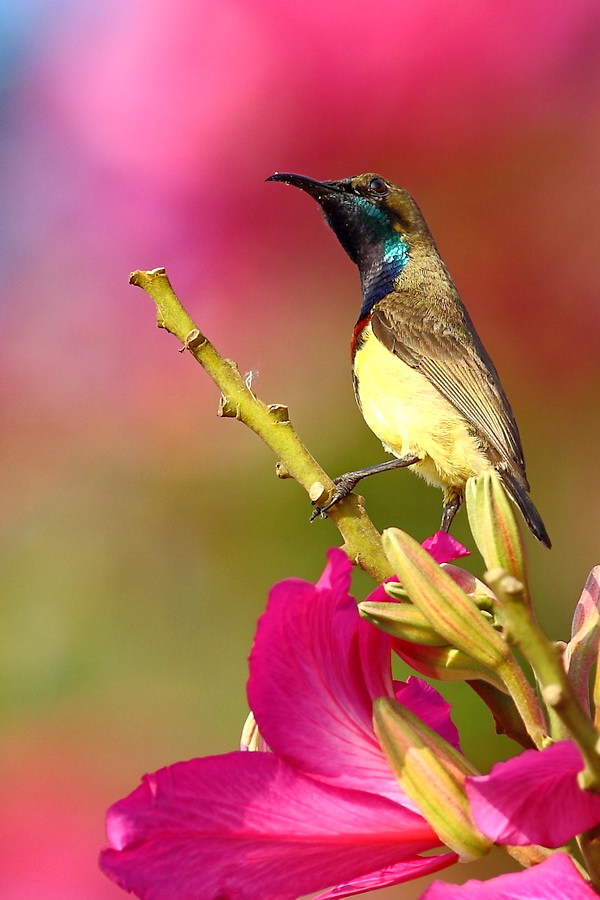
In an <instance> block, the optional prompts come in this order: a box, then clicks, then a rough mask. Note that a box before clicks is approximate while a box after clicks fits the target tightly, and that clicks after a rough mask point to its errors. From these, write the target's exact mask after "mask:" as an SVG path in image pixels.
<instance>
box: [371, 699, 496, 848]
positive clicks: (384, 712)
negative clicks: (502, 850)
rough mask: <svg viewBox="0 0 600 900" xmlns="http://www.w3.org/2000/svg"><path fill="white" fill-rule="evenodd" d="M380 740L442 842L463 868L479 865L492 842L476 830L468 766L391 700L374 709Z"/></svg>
mask: <svg viewBox="0 0 600 900" xmlns="http://www.w3.org/2000/svg"><path fill="white" fill-rule="evenodd" d="M373 721H374V727H375V733H376V735H377V739H378V740H379V743H380V745H381V749H382V750H383V753H384V755H385V758H386V760H387V762H388V764H389V766H390V768H391V770H392V772H393V773H394V776H395V778H396V780H397V781H398V784H399V785H400V787H401V788H402V790H403V791H404V792H405V794H406V795H407V796H408V797H410V799H411V800H412V801H413V803H415V804H416V806H417V807H418V809H419V811H420V812H421V815H422V816H423V817H424V818H425V819H427V821H428V822H429V824H430V825H431V827H432V828H433V829H434V831H435V832H436V834H437V835H438V837H439V838H440V840H441V841H443V842H444V843H445V844H446V845H447V846H448V847H450V849H451V850H454V851H455V853H458V855H459V857H460V859H461V861H462V862H471V861H472V860H475V859H479V858H480V857H482V856H485V854H486V853H487V852H488V851H489V849H490V847H491V846H492V842H491V841H490V840H489V839H488V838H486V837H485V836H484V835H483V834H482V833H481V832H480V831H479V830H478V829H477V828H476V826H475V824H474V823H473V820H472V818H471V814H470V807H469V801H468V799H467V795H466V793H465V787H464V784H465V779H466V777H467V775H473V774H474V773H473V769H472V767H471V766H470V764H469V763H468V762H467V760H466V759H465V758H464V757H463V756H462V755H461V754H460V753H459V752H458V751H457V750H455V749H454V748H453V747H451V746H450V744H448V743H447V741H445V740H444V739H443V738H441V737H440V736H439V735H438V734H437V733H436V732H435V731H433V730H432V729H431V728H428V726H427V725H425V724H424V723H423V722H422V721H421V720H420V719H419V718H418V717H417V716H415V715H414V713H412V712H410V710H408V709H407V708H406V707H405V706H402V704H400V703H398V702H397V701H395V700H392V699H391V698H390V697H379V698H378V699H377V700H375V703H374V706H373Z"/></svg>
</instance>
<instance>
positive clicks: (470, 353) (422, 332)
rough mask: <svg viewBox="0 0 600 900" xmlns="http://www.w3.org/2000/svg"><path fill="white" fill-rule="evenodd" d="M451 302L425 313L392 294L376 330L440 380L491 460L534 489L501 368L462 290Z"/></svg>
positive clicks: (375, 318) (374, 322)
mask: <svg viewBox="0 0 600 900" xmlns="http://www.w3.org/2000/svg"><path fill="white" fill-rule="evenodd" d="M452 301H453V302H452V303H447V304H445V308H444V310H443V313H444V315H443V316H442V315H441V314H440V310H439V309H437V310H436V313H435V315H428V314H427V313H425V314H423V312H422V309H421V310H419V309H415V308H414V307H412V306H411V305H410V304H409V303H407V302H403V298H401V297H400V296H398V295H396V296H395V297H388V298H386V300H385V301H384V302H383V303H381V304H378V305H377V306H376V307H375V308H374V309H373V312H372V316H371V326H372V328H373V332H374V334H375V336H376V337H377V338H378V339H379V340H380V341H381V342H382V343H383V344H384V345H385V346H386V347H387V348H388V350H390V351H391V352H392V353H394V354H396V356H398V357H399V358H400V359H402V360H403V361H404V362H405V363H407V365H409V366H411V367H412V368H414V369H416V370H417V371H419V372H422V374H423V375H425V376H426V377H427V378H428V379H429V380H430V381H431V383H432V384H433V385H435V387H436V388H437V389H438V390H439V392H440V393H441V394H442V395H443V396H444V397H445V398H446V399H447V400H448V401H449V402H450V403H451V404H452V405H453V406H454V407H455V408H456V409H457V410H458V411H459V412H460V413H462V415H463V416H464V417H465V419H466V420H467V421H468V422H469V423H470V425H471V426H472V427H473V429H474V431H475V432H476V433H477V434H478V435H480V436H481V437H482V438H483V439H484V440H485V441H486V442H487V443H488V445H489V446H490V448H492V450H493V451H495V454H497V456H498V459H497V460H494V459H493V456H492V462H494V463H495V464H500V465H501V466H502V467H503V468H508V469H509V471H511V472H512V473H513V475H514V476H516V478H517V480H518V481H519V482H520V483H521V484H522V486H523V487H524V488H525V489H526V490H529V485H528V484H527V478H526V475H525V462H524V459H523V448H522V446H521V438H520V436H519V430H518V428H517V423H516V421H515V417H514V415H513V411H512V409H511V407H510V403H509V402H508V399H507V397H506V394H505V393H504V390H503V389H502V385H501V384H500V379H499V378H498V373H497V372H496V369H495V367H494V364H493V363H492V361H491V359H490V357H489V356H488V354H487V352H486V350H485V348H484V347H483V344H482V343H481V341H480V340H479V338H478V336H477V333H476V331H475V328H474V326H473V323H472V322H471V319H470V317H469V314H468V313H467V311H466V309H465V307H464V306H463V305H462V302H461V301H460V299H459V298H458V295H456V296H455V297H453V298H452ZM495 454H493V455H495Z"/></svg>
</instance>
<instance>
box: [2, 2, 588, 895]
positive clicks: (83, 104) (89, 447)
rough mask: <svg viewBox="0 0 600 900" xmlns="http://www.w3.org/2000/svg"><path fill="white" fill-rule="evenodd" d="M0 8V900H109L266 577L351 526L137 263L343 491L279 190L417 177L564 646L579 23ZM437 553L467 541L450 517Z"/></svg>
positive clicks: (417, 508) (548, 621) (346, 275)
mask: <svg viewBox="0 0 600 900" xmlns="http://www.w3.org/2000/svg"><path fill="white" fill-rule="evenodd" d="M0 16H1V17H2V22H1V23H0V24H1V27H0V47H1V59H0V81H1V84H0V87H1V91H2V109H3V116H2V126H1V135H2V144H1V149H0V153H1V161H2V165H1V169H0V181H1V187H2V210H3V214H2V220H1V223H0V235H1V244H0V253H1V258H2V299H1V305H0V327H1V333H0V342H1V343H0V373H1V377H2V390H1V394H0V407H1V412H2V429H1V435H0V441H1V444H0V446H1V451H0V453H1V455H0V461H1V464H0V490H1V510H2V513H1V516H0V540H1V544H0V588H1V599H0V698H1V705H0V710H1V736H0V808H1V810H2V813H1V815H0V846H2V854H1V855H0V894H1V896H2V898H3V900H31V898H34V897H35V898H44V900H82V898H86V900H111V898H112V900H116V898H117V897H118V896H120V895H121V896H122V892H120V891H119V890H118V889H117V888H116V887H115V886H114V885H112V884H110V883H109V882H108V881H106V880H105V879H104V878H103V877H102V876H101V875H100V874H99V873H98V872H97V870H96V854H97V851H98V849H99V847H100V846H101V845H102V843H103V841H104V831H103V817H104V810H105V808H106V807H107V806H108V805H109V804H110V803H111V802H112V801H113V800H115V799H117V798H118V797H120V796H122V795H124V794H125V793H127V792H129V791H130V790H132V789H133V788H134V787H135V785H136V784H137V783H138V779H139V777H140V776H141V775H142V773H144V772H146V771H152V770H154V769H156V768H158V767H160V766H162V765H165V764H167V763H169V762H173V761H175V760H177V759H184V758H189V757H192V756H196V755H203V754H208V753H216V752H224V751H227V750H229V749H231V748H234V747H235V746H236V745H237V741H238V736H239V731H240V726H241V724H242V721H243V719H244V717H245V715H246V704H245V693H244V683H245V678H246V657H247V653H248V651H249V648H250V645H251V641H252V635H253V630H254V624H255V621H256V618H257V616H258V615H259V614H260V613H261V611H262V610H263V608H264V605H265V600H266V595H267V591H268V589H269V586H270V585H271V584H272V583H273V582H275V581H277V580H278V579H280V578H282V577H285V576H287V575H299V576H302V577H306V578H311V579H313V578H315V577H317V576H318V574H319V572H320V570H321V568H322V565H323V562H324V553H325V550H326V548H327V547H328V546H329V545H331V544H333V543H336V542H337V540H338V538H337V533H336V532H335V530H334V528H333V526H332V525H331V524H330V523H327V522H318V523H316V524H314V525H312V526H310V527H309V525H308V522H307V519H308V513H309V505H308V501H307V499H306V497H305V496H304V495H303V492H302V491H301V490H300V488H298V487H297V486H296V485H295V484H294V483H292V482H289V481H286V482H281V481H278V480H277V479H276V478H275V477H274V459H273V458H272V456H271V454H270V451H269V450H268V449H267V448H265V447H263V446H262V445H261V444H260V443H259V441H258V439H257V438H255V437H254V436H253V435H252V434H250V433H249V432H248V433H247V432H246V431H245V429H244V428H243V427H242V426H241V425H240V424H239V423H237V422H235V421H233V420H222V419H218V418H217V417H216V408H217V401H218V393H217V390H216V388H215V386H214V385H213V384H212V383H211V382H210V381H209V380H208V378H207V377H206V376H205V374H204V373H203V372H202V370H201V369H200V368H199V367H198V366H197V365H196V364H195V363H194V361H193V359H192V358H191V356H189V355H187V354H184V355H179V354H178V353H177V349H178V346H177V342H176V341H175V340H174V339H173V338H172V337H171V336H169V335H167V334H166V333H165V332H161V331H158V330H157V329H156V328H155V326H154V311H153V308H152V304H151V302H150V301H149V300H148V298H146V296H145V295H144V294H143V293H142V292H141V291H139V290H138V289H136V288H133V287H130V286H128V284H127V278H128V274H129V272H130V270H132V269H135V268H153V267H156V266H166V267H167V269H168V271H169V273H170V276H171V279H172V281H173V284H174V286H175V288H176V289H177V291H178V292H179V294H180V296H181V297H182V299H183V300H184V302H185V303H186V305H187V306H188V308H189V310H190V312H191V314H192V316H193V317H194V318H195V319H196V321H197V323H198V324H199V326H200V327H201V328H202V329H203V330H204V331H205V332H206V333H207V334H208V335H209V337H210V338H211V339H212V340H213V341H214V342H215V343H216V345H217V347H218V348H219V349H220V350H221V351H222V352H223V353H224V354H226V355H228V356H232V357H234V358H235V359H237V360H238V362H239V364H240V367H241V369H242V370H243V371H249V370H252V371H254V372H255V373H257V374H255V379H254V386H255V389H256V391H257V393H258V394H259V396H261V397H262V398H263V399H264V400H266V401H268V402H284V403H287V404H289V407H290V409H291V414H292V418H293V421H294V423H295V425H296V426H297V428H298V430H299V432H300V434H301V436H302V437H303V438H304V440H305V441H306V443H307V444H308V445H309V447H310V448H311V450H312V451H313V453H314V454H315V455H316V456H317V457H318V459H319V460H320V461H321V462H322V464H323V465H324V466H325V467H326V468H327V470H328V471H329V472H330V473H331V474H332V475H335V474H338V473H340V472H342V471H346V470H347V469H349V468H353V467H356V466H360V465H365V464H368V463H370V462H376V461H379V460H380V459H382V458H383V454H382V451H381V448H380V446H379V445H378V443H377V441H376V439H375V438H374V437H373V436H372V435H371V434H370V433H369V432H368V430H367V428H366V426H365V425H364V424H363V422H362V419H361V417H360V415H359V413H358V410H357V409H356V407H355V404H354V399H353V396H352V388H351V380H350V373H349V359H348V343H349V336H350V333H351V329H352V326H353V324H354V321H355V317H356V315H357V311H358V306H359V293H358V279H357V274H356V271H355V270H354V267H353V266H352V264H351V263H350V261H349V260H348V259H347V258H346V257H345V255H344V253H343V251H342V250H341V248H340V247H339V245H338V244H337V241H336V240H335V238H334V236H333V235H332V234H331V233H329V232H328V230H327V229H326V227H325V226H324V224H323V223H322V221H321V220H320V216H319V213H318V210H317V208H316V207H315V204H314V203H312V202H311V201H310V200H309V198H307V197H305V196H303V195H302V194H300V192H295V191H292V190H288V189H287V188H285V187H283V186H281V185H277V184H265V183H264V179H265V178H266V177H267V176H268V175H270V174H271V173H272V172H274V171H275V170H288V171H299V172H302V173H305V174H310V175H313V176H315V177H318V178H339V177H345V176H347V175H351V174H357V173H359V172H362V171H378V172H381V173H382V174H384V175H385V176H386V177H388V178H390V179H392V180H394V181H396V182H398V183H400V184H402V185H403V186H404V187H406V188H408V189H409V190H410V191H411V192H412V193H413V194H414V195H415V196H416V198H417V200H418V202H419V203H420V205H421V207H422V209H423V211H424V213H425V215H426V217H427V219H428V222H429V224H430V226H431V228H432V230H433V232H434V235H435V236H436V239H437V242H438V244H439V247H440V250H441V252H442V255H443V256H444V258H445V260H446V262H447V264H448V265H449V268H450V270H451V272H452V273H453V275H454V278H455V280H456V282H457V284H458V286H459V289H460V291H461V293H462V295H463V298H464V300H465V302H466V303H467V305H468V307H469V309H470V311H471V313H472V316H473V318H474V319H475V322H476V324H477V326H478V329H479V331H480V334H481V335H482V337H483V339H484V341H485V343H486V345H487V347H488V349H489V350H490V352H491V354H492V356H493V358H494V360H495V361H496V364H497V366H498V368H499V370H500V372H501V374H502V379H503V382H504V384H505V387H506V389H507V392H508V394H509V396H510V397H511V400H512V403H513V406H514V408H515V410H516V413H517V416H518V419H519V423H520V427H521V432H522V436H523V440H524V444H525V449H526V455H527V460H528V469H529V475H530V479H531V482H532V484H533V494H534V497H535V501H536V503H537V504H538V505H539V508H540V510H541V511H542V513H543V515H544V518H545V520H546V523H547V526H548V529H549V531H550V533H551V536H552V538H553V540H554V549H553V550H552V552H551V553H548V552H547V551H545V550H544V549H543V548H541V547H539V546H537V545H535V542H534V541H533V540H531V539H529V537H528V538H527V541H528V546H529V548H530V561H531V574H532V580H533V583H534V588H535V593H536V595H537V597H538V603H539V607H540V616H541V618H542V621H543V622H544V624H545V626H546V628H547V630H548V631H549V633H550V634H551V635H552V636H553V637H556V638H558V637H565V636H566V635H567V634H568V629H569V623H570V618H571V613H572V609H573V606H574V603H575V601H576V599H577V596H578V594H579V591H580V589H581V587H582V585H583V582H584V580H585V576H586V574H587V572H588V571H589V569H590V568H591V566H592V565H594V564H595V563H598V562H599V561H600V559H599V558H600V541H599V534H598V531H599V528H598V517H599V509H600V505H599V500H600V497H599V493H600V492H599V475H598V464H597V462H598V440H599V436H600V435H599V428H598V396H599V389H600V376H599V368H598V358H599V356H598V354H599V350H600V347H599V338H598V335H599V329H600V304H599V300H598V297H599V290H600V288H599V285H600V262H599V260H600V254H599V251H598V248H599V244H600V220H599V216H598V209H599V208H600V178H599V174H600V173H599V161H600V6H599V5H598V3H597V0H570V2H569V3H564V2H563V0H506V2H504V3H502V4H492V3H490V2H487V0H457V2H454V3H451V4H446V3H442V2H439V0H411V2H408V0H369V2H363V0H357V2H354V3H349V2H347V0H346V2H341V0H318V2H316V0H303V2H296V0H277V2H274V0H220V2H219V3H215V2H212V0H210V2H209V0H199V2H196V3H190V2H185V0H143V2H142V0H127V2H124V3H123V2H121V0H102V2H94V0H84V2H74V0H56V2H54V3H52V4H45V3H43V2H40V0H21V2H20V3H19V4H14V3H12V2H10V3H9V2H7V0H4V2H2V3H1V4H0ZM364 494H365V496H366V498H367V504H368V510H369V512H370V513H371V515H372V518H373V519H374V521H375V523H376V524H377V525H378V527H381V528H383V527H386V526H388V525H392V524H395V525H399V526H401V527H403V528H405V529H407V530H409V531H411V533H412V534H414V535H415V536H416V537H418V538H419V539H422V538H424V537H425V536H426V535H427V534H430V533H431V532H432V531H434V530H435V528H436V526H437V522H438V516H439V513H440V495H439V493H438V492H436V491H434V490H432V489H430V488H427V486H425V485H424V484H422V483H421V482H420V481H418V480H417V479H415V478H413V477H411V476H410V475H408V474H406V473H392V474H389V475H384V476H381V477H380V478H379V479H374V480H373V481H372V482H371V483H366V484H365V486H364ZM455 533H456V535H457V536H458V537H459V538H461V539H462V540H463V541H465V542H466V543H470V544H472V541H471V539H470V537H469V534H468V529H467V525H466V519H465V516H464V513H463V514H462V515H461V516H460V518H459V520H458V522H457V527H456V530H455ZM472 565H473V566H474V568H475V569H477V568H478V566H479V562H478V560H477V558H476V557H474V559H473V562H472ZM355 587H356V593H357V595H359V596H364V594H365V592H366V591H367V590H368V589H369V586H368V584H367V582H366V580H365V579H361V578H360V577H358V578H357V580H356V585H355ZM447 694H448V696H450V697H451V698H452V700H453V702H454V703H455V705H456V712H455V719H456V721H457V722H458V723H459V725H460V726H461V728H462V729H463V733H464V745H465V747H466V749H467V751H468V752H472V754H473V756H474V758H475V760H476V762H477V763H478V764H479V765H480V766H482V767H484V768H485V767H486V766H488V765H489V764H490V762H491V760H492V759H493V758H494V755H498V754H504V755H507V754H509V753H510V752H512V750H511V747H510V746H509V745H507V744H505V743H502V742H500V741H497V740H496V739H495V738H494V737H493V734H492V732H493V729H492V725H491V722H490V721H489V718H490V717H489V716H488V715H487V713H486V712H485V711H482V710H481V708H480V707H479V706H477V705H476V703H475V702H473V701H472V698H471V696H470V694H469V692H468V690H466V689H465V688H463V687H462V686H459V687H457V688H452V689H451V690H449V691H447ZM292 713H293V711H292ZM498 864H499V865H504V862H503V860H502V859H500V860H499V863H498ZM486 865H487V864H486ZM486 871H487V872H488V873H489V871H490V870H489V868H488V869H486V866H485V865H484V866H482V867H480V868H479V869H477V868H475V867H473V868H469V869H468V870H466V869H465V870H462V869H458V870H456V871H455V872H449V873H447V875H448V877H449V878H451V877H454V878H456V879H458V880H461V879H462V878H464V877H473V876H475V875H479V876H481V875H482V874H483V873H485V872H486ZM421 889H422V885H420V886H419V887H415V886H407V887H403V888H401V889H400V888H399V889H396V890H395V891H394V890H390V891H388V892H382V893H381V894H380V896H381V897H382V898H383V897H384V896H385V897H389V898H394V897H400V896H402V897H403V898H409V897H416V896H418V894H419V893H420V891H421Z"/></svg>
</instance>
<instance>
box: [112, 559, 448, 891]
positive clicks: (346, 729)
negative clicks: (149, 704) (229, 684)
mask: <svg viewBox="0 0 600 900" xmlns="http://www.w3.org/2000/svg"><path fill="white" fill-rule="evenodd" d="M349 586H350V563H349V562H348V559H347V558H346V556H345V554H344V553H343V552H342V551H341V550H337V549H334V550H331V551H330V552H329V563H328V565H327V567H326V569H325V572H324V573H323V575H322V577H321V578H320V580H319V581H318V583H317V584H316V585H312V584H309V583H308V582H305V581H300V580H298V579H288V580H287V581H284V582H281V583H280V584H278V585H276V586H275V587H274V588H273V590H272V591H271V595H270V598H269V603H268V606H267V610H266V612H265V614H264V615H263V617H262V618H261V620H260V622H259V625H258V630H257V634H256V639H255V643H254V647H253V650H252V653H251V656H250V679H249V683H248V697H249V701H250V706H251V708H252V710H253V713H254V715H255V717H256V721H257V724H258V727H259V729H260V733H261V735H262V737H263V738H264V740H265V741H266V743H267V745H268V746H269V747H270V749H271V751H272V752H270V753H248V752H241V751H238V752H234V753H229V754H226V755H223V756H214V757H207V758H204V759H194V760H190V761H189V762H180V763H176V764H175V765H173V766H169V767H167V768H165V769H161V770H160V771H158V772H156V773H155V774H153V775H149V776H146V777H145V778H144V779H143V781H142V784H141V785H140V787H138V788H137V789H136V790H135V791H134V792H133V793H132V794H130V795H129V796H128V797H126V798H125V799H124V800H121V801H119V802H117V803H116V804H115V805H114V806H113V807H111V809H110V810H109V812H108V822H107V829H108V837H109V842H110V846H109V847H108V848H106V849H105V850H104V851H103V852H102V854H101V859H100V864H101V868H102V869H103V871H104V872H105V873H106V874H107V875H108V876H109V877H110V878H112V879H113V880H114V881H116V882H117V884H119V885H120V886H121V887H123V888H125V889H126V890H128V891H131V892H132V893H134V894H136V896H138V897H140V898H143V900H188V898H190V897H192V896H193V897H194V900H217V898H220V900H225V898H235V900H293V898H296V897H299V896H302V895H304V894H308V893H310V892H312V891H317V890H321V889H323V888H326V887H327V886H329V885H332V884H334V885H337V887H335V888H333V890H331V891H328V892H326V893H325V894H323V895H321V900H325V898H334V897H335V898H341V897H347V896H349V895H351V894H355V893H359V892H361V891H365V890H371V889H374V888H377V887H383V886H386V885H390V884H399V883H401V882H403V881H407V880H409V879H413V878H416V877H418V876H419V875H423V874H426V873H429V872H434V871H437V870H439V869H441V868H444V867H445V866H448V865H450V864H451V863H453V862H455V861H456V855H455V854H454V853H445V854H442V855H440V856H433V857H432V856H429V857H421V856H420V855H419V854H421V853H422V852H424V851H430V850H431V849H433V848H436V847H439V846H440V841H439V838H438V837H437V836H436V834H435V833H434V832H433V830H432V829H431V827H430V826H429V825H428V824H427V822H426V821H425V820H424V819H423V818H422V816H421V815H420V814H419V813H418V811H417V810H416V809H415V807H414V804H413V803H412V802H411V801H410V800H409V799H408V798H407V797H406V795H405V794H404V793H403V792H402V790H401V789H400V787H399V785H398V783H397V782H396V780H395V779H394V777H393V775H392V773H391V771H390V769H389V767H388V765H387V763H386V761H385V758H384V756H383V753H382V751H381V749H380V747H379V744H378V742H377V740H376V738H375V734H374V731H373V726H372V703H373V700H374V699H375V698H376V697H379V696H398V697H399V698H400V699H401V701H402V703H404V704H405V705H406V706H408V707H409V708H410V709H411V710H412V711H413V712H415V713H416V714H417V715H419V716H420V718H421V719H422V720H423V721H425V722H427V724H428V725H430V726H431V727H433V728H436V730H437V731H438V732H439V733H440V734H442V735H443V736H444V737H445V738H446V739H447V740H450V741H451V742H452V743H453V744H456V743H457V733H456V729H455V728H454V725H453V724H452V722H451V721H450V718H449V714H448V706H447V704H446V703H445V701H444V700H443V699H442V698H441V697H440V695H439V694H438V693H437V692H436V691H435V690H434V689H433V688H431V687H430V686H429V685H427V684H425V683H424V682H421V681H420V680H419V679H417V678H410V679H409V681H408V682H407V683H406V684H396V685H394V683H393V682H392V678H391V673H390V656H391V639H390V637H389V636H388V635H386V634H385V633H383V632H382V631H379V630H378V629H376V628H374V627H373V626H371V625H369V624H368V623H367V622H365V621H363V620H362V619H361V618H360V617H359V615H358V611H357V607H356V602H355V601H354V599H353V598H352V597H351V596H349V594H348V589H349Z"/></svg>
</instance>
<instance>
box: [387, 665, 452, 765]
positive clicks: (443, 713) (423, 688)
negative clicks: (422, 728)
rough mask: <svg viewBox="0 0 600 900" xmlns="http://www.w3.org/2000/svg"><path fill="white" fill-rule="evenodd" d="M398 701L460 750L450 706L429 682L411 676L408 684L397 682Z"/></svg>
mask: <svg viewBox="0 0 600 900" xmlns="http://www.w3.org/2000/svg"><path fill="white" fill-rule="evenodd" d="M394 686H395V688H396V699H397V700H398V701H399V702H400V703H403V704H404V706H407V707H408V708H409V709H410V711H411V712H413V713H414V714H415V715H416V716H418V717H419V718H420V719H421V721H423V722H425V724H426V725H429V727H430V728H433V730H434V731H437V733H438V734H439V735H440V736H441V737H443V738H444V739H445V740H446V741H448V743H449V744H451V745H452V746H453V747H455V748H456V749H457V750H460V736H459V734H458V729H457V727H456V725H455V724H454V722H453V721H452V719H451V718H450V710H451V706H450V704H449V703H448V702H447V701H446V700H444V698H443V697H442V695H441V694H440V693H439V692H438V691H436V689H435V688H434V687H432V686H431V685H430V684H429V683H428V682H427V681H423V679H422V678H416V677H415V676H414V675H410V676H409V678H408V681H406V683H404V682H402V681H400V682H395V685H394Z"/></svg>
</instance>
